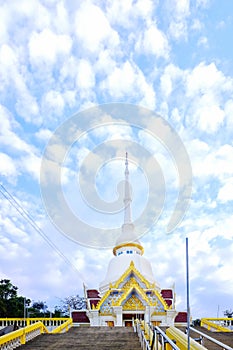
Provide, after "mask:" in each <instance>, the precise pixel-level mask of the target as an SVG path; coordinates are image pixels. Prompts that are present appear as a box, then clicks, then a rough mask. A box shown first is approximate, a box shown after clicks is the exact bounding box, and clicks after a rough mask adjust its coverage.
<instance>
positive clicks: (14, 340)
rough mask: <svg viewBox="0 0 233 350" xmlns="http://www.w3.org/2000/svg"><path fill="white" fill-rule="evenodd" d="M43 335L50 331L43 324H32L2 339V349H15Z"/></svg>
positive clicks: (0, 340) (0, 342)
mask: <svg viewBox="0 0 233 350" xmlns="http://www.w3.org/2000/svg"><path fill="white" fill-rule="evenodd" d="M41 333H48V330H47V329H46V327H45V326H44V325H43V323H42V322H37V323H35V324H31V325H30V326H27V327H25V328H22V329H18V330H16V331H14V332H11V333H9V334H5V335H2V336H1V337H0V349H7V348H8V347H9V349H10V348H11V349H14V348H15V347H17V346H19V345H22V344H25V343H26V342H27V341H28V340H31V339H33V338H34V337H36V336H37V335H40V334H41Z"/></svg>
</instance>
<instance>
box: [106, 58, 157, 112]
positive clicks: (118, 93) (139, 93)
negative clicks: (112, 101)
mask: <svg viewBox="0 0 233 350" xmlns="http://www.w3.org/2000/svg"><path fill="white" fill-rule="evenodd" d="M122 82H123V83H122ZM101 88H102V89H103V90H104V91H107V92H108V93H109V94H110V95H111V96H112V97H114V98H116V99H119V98H126V97H127V98H129V97H130V98H131V99H135V98H139V99H141V104H144V105H145V106H147V107H149V108H154V107H155V92H154V90H153V87H152V86H151V85H150V84H148V83H147V82H146V80H145V77H144V75H143V73H142V72H141V71H140V70H139V69H138V67H137V66H135V65H134V64H133V63H131V62H129V61H126V62H125V63H123V64H122V65H121V66H119V67H116V68H115V69H114V70H113V71H112V72H111V73H110V74H109V75H108V77H107V78H106V79H105V80H104V81H103V82H102V83H101Z"/></svg>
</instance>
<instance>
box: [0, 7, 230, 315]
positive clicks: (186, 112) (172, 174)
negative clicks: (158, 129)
mask: <svg viewBox="0 0 233 350" xmlns="http://www.w3.org/2000/svg"><path fill="white" fill-rule="evenodd" d="M232 33H233V2H232V1H229V0H222V1H221V3H220V2H219V0H163V1H161V0H154V1H150V0H135V1H131V0H111V1H110V0H109V1H101V0H96V1H95V0H93V1H79V2H78V1H71V0H66V1H65V0H60V1H55V0H21V1H20V2H19V1H17V0H12V1H4V0H0V112H1V113H0V183H1V184H2V185H3V186H4V189H6V190H7V191H8V192H9V193H10V194H11V195H12V196H13V197H14V198H15V200H16V201H17V202H18V203H19V204H20V206H21V209H19V207H18V211H17V209H16V208H15V207H14V206H13V205H12V204H11V203H10V202H9V201H8V200H7V198H6V197H7V194H6V192H4V189H3V187H1V190H2V192H3V194H5V197H4V195H3V194H2V193H0V204H1V210H0V218H1V219H0V225H1V230H0V243H1V244H0V277H1V278H9V279H10V280H11V281H12V283H13V284H15V285H17V286H18V287H19V293H20V294H22V295H25V296H27V297H30V298H31V299H33V300H38V299H40V300H45V301H47V304H48V305H49V306H51V307H52V306H54V305H57V304H59V300H60V299H61V298H64V297H66V296H68V295H71V294H76V293H79V294H82V293H83V283H85V284H87V286H89V287H98V286H99V283H100V282H101V281H102V280H103V279H104V277H105V273H106V269H107V264H108V261H109V260H110V259H111V258H112V251H111V249H93V248H91V247H88V246H82V245H79V244H77V243H75V242H74V241H72V240H70V239H69V238H68V237H66V236H64V235H62V234H61V233H60V232H59V231H58V230H56V229H55V227H54V226H53V224H52V223H51V222H50V220H49V217H48V215H47V211H46V208H45V207H44V204H43V201H42V198H41V193H40V191H41V186H40V168H41V159H42V157H43V154H44V150H45V147H46V145H47V143H48V141H49V139H50V138H51V136H52V135H53V134H54V132H55V130H56V129H57V128H58V127H59V126H60V125H63V123H64V122H65V121H66V120H68V118H70V117H71V116H73V115H75V114H76V113H78V112H81V111H85V110H87V109H88V108H89V107H95V106H98V105H100V104H106V103H113V102H120V103H130V104H134V105H135V104H136V105H139V106H142V107H146V108H148V109H149V110H152V111H154V112H156V113H157V114H159V115H160V116H161V117H162V118H164V120H166V121H167V122H168V123H169V124H170V126H171V127H172V128H173V130H175V132H176V133H177V135H179V136H180V138H181V140H182V142H183V144H184V146H185V148H186V150H187V152H188V155H189V159H190V162H191V166H192V182H193V184H192V186H193V187H192V197H191V200H190V206H189V209H188V211H187V212H186V215H185V217H184V219H183V221H182V222H181V223H180V225H179V226H177V227H176V229H175V230H173V232H172V233H170V234H167V231H166V227H167V224H168V221H169V217H170V215H171V212H172V208H173V206H174V203H175V198H176V197H177V183H178V179H177V172H176V168H175V166H174V162H173V160H172V159H171V157H169V156H167V154H166V152H167V151H166V150H164V147H163V145H162V146H161V145H160V146H161V147H159V145H158V144H156V145H154V144H153V141H152V140H151V138H150V137H149V135H139V134H137V137H136V136H135V132H134V131H132V130H131V129H132V128H131V129H130V130H129V129H127V127H125V126H124V127H119V126H118V127H115V128H114V127H113V126H112V127H111V128H110V130H108V131H106V130H105V129H104V130H101V128H99V129H98V130H95V132H94V134H92V135H88V132H87V133H86V135H85V136H84V137H83V139H82V140H81V141H80V142H79V143H76V144H75V147H73V148H72V150H71V152H70V154H69V157H67V159H66V163H65V165H64V171H63V180H62V181H63V185H64V186H63V187H64V192H65V195H66V198H67V199H68V200H69V201H70V206H71V207H72V210H74V211H75V210H76V211H77V213H78V212H80V213H81V215H82V218H83V220H87V221H88V222H89V223H90V224H92V225H93V226H95V225H96V230H98V227H99V228H100V224H99V223H98V225H99V226H98V225H97V221H98V220H97V216H96V215H91V214H90V213H88V214H87V213H85V212H84V213H82V208H83V206H82V203H81V201H80V199H77V198H78V191H76V190H77V188H76V185H75V176H76V173H77V172H78V170H80V164H81V162H82V161H83V160H84V159H85V157H87V156H88V154H92V149H93V148H94V147H95V144H96V145H97V144H99V143H101V142H103V140H104V137H107V136H108V137H110V139H114V138H118V139H122V140H124V139H127V140H128V141H130V140H133V141H134V142H136V143H138V144H141V145H142V146H143V147H144V148H145V149H148V150H149V151H150V152H152V154H153V156H154V157H155V158H156V161H157V162H158V163H159V164H160V167H161V169H162V172H163V176H164V179H165V184H166V198H165V203H164V207H163V210H162V212H161V215H160V217H159V219H158V221H157V223H156V224H155V225H154V226H153V227H152V228H151V230H150V232H149V233H147V234H145V235H144V236H143V237H142V238H141V242H142V244H143V246H144V248H145V256H146V257H147V258H148V259H150V261H151V263H152V266H153V271H154V276H155V279H156V280H157V281H158V283H159V284H160V286H161V287H163V288H167V287H169V286H171V285H173V284H174V283H175V288H176V301H177V309H178V310H181V311H182V310H185V308H186V300H185V293H186V292H185V237H189V253H190V301H191V312H192V314H193V317H194V318H195V317H202V316H209V317H211V316H212V317H215V316H217V314H218V310H219V316H223V311H224V310H226V309H229V308H233V297H232V295H233V278H232V261H233V258H232V257H233V241H232V237H233V233H232V227H233V218H232V209H233V202H232V201H233V176H232V175H233V145H232V136H233V132H232V128H233V99H232V94H233V60H232V57H233V48H232V47H233V46H232ZM137 118H138V117H135V123H137V122H138V121H139V120H137ZM81 119H82V115H81V117H80V125H81V123H82V120H81ZM122 119H124V117H123V116H122ZM107 134H108V135H107ZM106 135H107V136H106ZM157 143H158V140H157ZM124 148H125V147H123V146H122V147H118V153H117V154H116V156H117V157H118V159H116V160H115V161H114V160H112V161H110V162H109V163H108V164H109V166H107V167H103V168H100V169H99V171H98V174H97V175H96V181H97V184H96V188H97V189H98V191H99V194H100V196H101V197H102V198H103V199H105V200H107V201H111V196H113V199H115V197H114V196H115V195H116V193H115V192H114V191H113V189H114V190H115V187H116V184H117V182H118V181H120V180H123V178H124V161H123V159H122V160H120V158H121V157H122V158H123V157H124V152H125V149H124ZM131 148H132V147H131ZM129 153H130V152H129ZM132 153H133V150H132ZM72 157H73V158H72ZM129 157H130V154H129ZM72 159H73V160H74V161H72ZM132 160H133V161H130V170H131V181H132V183H131V184H132V191H133V194H134V195H133V196H134V202H133V212H134V218H135V219H136V217H137V216H140V213H141V212H142V211H143V205H146V200H147V195H148V193H150V191H151V190H150V189H148V188H147V181H146V180H145V179H146V176H145V175H143V171H140V159H139V157H138V159H137V158H136V157H135V155H133V154H132ZM89 164H93V163H91V162H90V161H89ZM142 170H143V169H142ZM76 192H77V193H76ZM8 197H9V195H8ZM16 207H17V205H16ZM22 208H23V209H24V210H25V211H26V212H27V213H28V214H29V215H30V218H31V220H32V221H33V223H36V225H37V226H36V227H39V228H40V229H41V231H39V230H38V229H37V230H35V228H33V227H32V226H31V225H30V223H29V221H28V220H27V219H26V218H25V215H24V217H23V216H22V215H21V214H22ZM20 211H21V214H20ZM77 213H76V214H77ZM92 220H93V221H92ZM119 220H123V215H122V216H120V219H119V216H118V218H117V219H116V222H117V223H118V224H119ZM102 224H103V223H102ZM105 225H106V223H105ZM108 225H110V223H107V225H106V226H108ZM111 225H113V222H112V221H111Z"/></svg>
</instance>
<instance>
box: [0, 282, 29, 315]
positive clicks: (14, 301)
mask: <svg viewBox="0 0 233 350" xmlns="http://www.w3.org/2000/svg"><path fill="white" fill-rule="evenodd" d="M17 290H18V287H16V286H14V285H13V284H12V283H11V281H10V280H8V279H2V280H0V317H24V304H25V302H26V303H29V302H30V299H25V298H24V297H22V296H18V295H17Z"/></svg>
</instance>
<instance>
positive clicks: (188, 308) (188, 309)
mask: <svg viewBox="0 0 233 350" xmlns="http://www.w3.org/2000/svg"><path fill="white" fill-rule="evenodd" d="M186 291H187V337H188V350H190V305H189V251H188V237H186Z"/></svg>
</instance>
